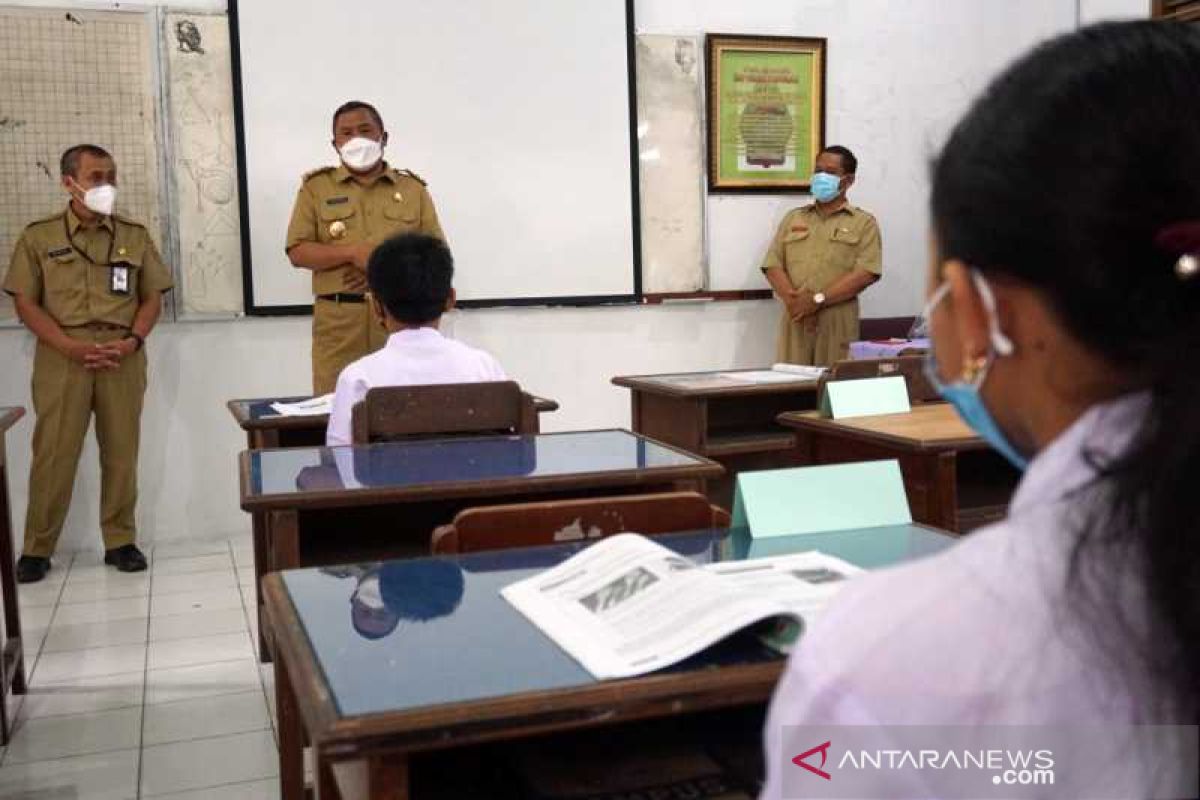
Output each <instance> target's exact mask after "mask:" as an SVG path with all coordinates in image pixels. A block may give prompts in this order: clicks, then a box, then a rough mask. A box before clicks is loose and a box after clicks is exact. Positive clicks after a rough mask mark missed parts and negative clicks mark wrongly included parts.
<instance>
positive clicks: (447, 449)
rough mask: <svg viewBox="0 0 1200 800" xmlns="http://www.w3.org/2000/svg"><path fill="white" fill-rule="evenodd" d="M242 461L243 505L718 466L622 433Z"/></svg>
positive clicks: (374, 447) (317, 451) (261, 454)
mask: <svg viewBox="0 0 1200 800" xmlns="http://www.w3.org/2000/svg"><path fill="white" fill-rule="evenodd" d="M243 458H246V459H248V470H247V472H246V481H247V485H244V486H243V500H246V499H262V498H265V497H268V496H269V497H271V498H273V499H286V498H288V497H293V498H294V497H295V496H298V495H303V494H306V493H313V492H329V491H333V492H344V491H347V490H369V489H376V490H378V489H418V488H429V487H439V486H441V487H445V486H447V485H449V484H467V483H471V484H477V483H483V482H488V481H511V480H513V479H526V480H535V479H546V478H569V477H571V476H584V475H597V474H599V475H603V474H605V473H619V472H629V471H649V472H653V471H654V470H664V469H674V470H678V469H679V468H689V467H694V468H701V469H703V468H706V467H713V466H714V465H713V464H712V462H710V461H708V460H706V459H702V458H699V457H697V456H693V455H690V454H688V453H685V452H683V451H680V450H675V449H673V448H669V447H665V446H663V445H659V444H656V443H654V442H652V441H650V440H647V439H645V438H644V437H642V436H638V435H637V434H634V433H630V432H629V431H623V430H605V431H581V432H575V433H550V434H536V435H528V436H486V437H473V438H456V439H437V440H425V441H413V442H393V443H384V444H370V445H358V446H348V447H292V448H286V449H275V450H252V451H249V452H247V453H244V454H243ZM718 474H719V473H718Z"/></svg>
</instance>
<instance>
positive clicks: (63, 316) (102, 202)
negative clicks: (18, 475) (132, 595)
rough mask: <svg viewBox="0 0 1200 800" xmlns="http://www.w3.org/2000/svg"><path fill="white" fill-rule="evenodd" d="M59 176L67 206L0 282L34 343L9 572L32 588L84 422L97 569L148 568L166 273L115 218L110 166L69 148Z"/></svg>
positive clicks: (20, 248) (40, 227) (145, 240)
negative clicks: (21, 537)
mask: <svg viewBox="0 0 1200 800" xmlns="http://www.w3.org/2000/svg"><path fill="white" fill-rule="evenodd" d="M60 166H61V173H62V186H63V188H64V189H65V190H66V192H67V194H68V195H69V196H70V198H71V200H70V203H69V204H68V206H67V208H66V210H65V211H61V212H59V213H56V214H54V215H52V216H49V217H46V218H45V219H41V220H38V221H37V222H34V223H32V224H31V225H29V226H28V227H27V228H26V229H25V231H24V232H23V233H22V234H21V238H20V239H19V240H18V241H17V244H16V247H15V248H14V249H13V254H12V263H11V265H10V266H9V270H8V275H7V276H6V277H5V279H4V291H5V292H7V293H8V294H10V295H12V297H13V301H14V303H15V305H16V309H17V314H18V316H20V318H21V321H22V322H23V323H25V326H26V327H27V328H29V330H31V331H32V332H33V333H34V334H35V335H36V336H37V339H38V342H37V351H36V353H35V355H34V357H33V408H34V411H35V413H36V414H37V423H36V426H35V428H34V432H33V459H32V464H31V467H30V472H29V508H28V510H27V513H26V517H25V545H24V548H23V550H22V555H21V558H20V560H19V561H18V562H17V579H18V580H19V581H21V582H22V583H32V582H35V581H40V580H41V579H42V578H44V577H45V575H46V572H47V571H48V570H49V569H50V557H51V556H52V555H53V554H54V548H55V545H56V543H57V542H58V536H59V534H60V533H61V532H62V527H63V522H64V520H65V519H66V516H67V509H68V508H69V507H70V505H71V489H72V486H73V485H74V483H75V470H76V467H77V466H78V464H79V454H80V451H81V450H82V448H83V439H84V436H85V435H86V434H87V429H88V425H89V424H90V423H91V419H92V415H93V414H95V417H96V442H97V444H98V445H99V446H100V481H101V487H100V530H101V533H102V534H103V537H104V548H105V555H104V561H105V563H107V564H111V565H112V566H114V567H116V568H117V569H118V570H120V571H122V572H138V571H140V570H144V569H145V568H146V559H145V557H144V556H143V555H142V553H141V552H140V551H139V550H138V548H137V545H135V544H134V540H135V538H136V528H135V522H134V509H135V507H136V505H137V459H138V439H139V430H140V427H141V415H142V397H143V395H144V394H145V392H146V352H145V350H144V349H143V345H144V344H145V342H146V337H148V336H149V335H150V331H151V330H152V329H153V328H154V324H155V323H156V322H157V321H158V317H159V314H160V313H161V312H162V295H163V293H164V292H166V291H167V290H169V289H170V288H171V273H170V271H169V270H168V269H167V267H166V265H165V264H163V261H162V258H161V257H160V256H159V254H158V250H157V249H156V248H155V247H154V242H153V241H152V240H151V239H150V234H149V232H148V231H147V230H146V228H145V227H143V226H142V225H141V224H139V223H137V222H134V221H132V220H129V219H126V218H125V217H123V216H121V215H119V214H114V213H113V206H114V204H115V202H116V194H117V190H116V184H117V168H116V164H115V163H114V162H113V159H112V156H110V155H109V154H108V153H107V152H106V151H105V150H104V149H102V148H100V147H96V146H95V145H90V144H82V145H76V146H75V147H72V148H70V149H68V150H67V151H66V152H65V153H63V155H62V160H61V164H60Z"/></svg>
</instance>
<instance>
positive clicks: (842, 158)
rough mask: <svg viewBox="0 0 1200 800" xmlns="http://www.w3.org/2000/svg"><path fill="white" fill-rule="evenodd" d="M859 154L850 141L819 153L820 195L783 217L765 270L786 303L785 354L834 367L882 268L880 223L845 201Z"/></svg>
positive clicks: (781, 348)
mask: <svg viewBox="0 0 1200 800" xmlns="http://www.w3.org/2000/svg"><path fill="white" fill-rule="evenodd" d="M857 169H858V159H856V158H855V157H854V154H853V153H851V152H850V151H849V150H847V149H846V148H845V147H840V146H835V147H827V148H825V149H824V150H822V151H821V152H820V153H819V154H818V155H817V161H816V169H815V170H814V175H813V181H812V184H813V185H812V192H813V198H814V200H815V201H816V202H814V203H813V204H811V205H807V206H804V207H802V208H797V209H793V210H792V211H791V212H789V213H788V215H787V216H786V217H784V218H783V222H782V223H781V224H780V225H779V230H778V231H776V233H775V238H774V239H773V240H772V241H771V246H770V248H769V249H768V250H767V255H766V257H765V258H764V259H763V264H762V270H763V272H764V273H766V276H767V281H768V282H769V283H770V284H771V288H772V289H773V290H774V291H775V296H776V297H778V298H779V301H780V303H781V304H782V305H783V315H782V318H781V319H780V324H779V340H778V342H779V343H778V358H779V360H780V361H783V362H787V363H791V364H814V365H817V366H828V365H830V364H832V363H834V362H835V361H839V360H841V359H843V358H846V356H847V354H848V352H849V349H850V342H852V341H854V340H856V339H857V338H858V295H859V293H860V292H862V290H863V289H866V288H867V287H868V286H870V285H871V284H872V283H874V282H875V281H877V280H879V276H880V275H881V274H882V272H883V256H882V245H881V243H880V238H879V224H878V223H877V222H876V221H875V217H873V216H871V215H870V214H868V213H867V212H866V211H863V210H862V209H861V208H856V207H854V206H852V205H850V203H849V202H847V201H846V191H847V190H848V189H849V188H850V186H852V185H853V184H854V175H855V172H856V171H857Z"/></svg>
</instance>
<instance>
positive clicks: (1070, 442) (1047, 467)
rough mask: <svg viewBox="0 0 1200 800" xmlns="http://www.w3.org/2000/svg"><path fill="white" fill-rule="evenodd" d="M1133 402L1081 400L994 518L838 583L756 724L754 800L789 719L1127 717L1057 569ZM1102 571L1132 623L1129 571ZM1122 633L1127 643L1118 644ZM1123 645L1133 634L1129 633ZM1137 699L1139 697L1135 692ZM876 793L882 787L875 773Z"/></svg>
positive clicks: (1125, 703) (1126, 682) (773, 776)
mask: <svg viewBox="0 0 1200 800" xmlns="http://www.w3.org/2000/svg"><path fill="white" fill-rule="evenodd" d="M1146 403H1147V398H1146V397H1145V396H1143V395H1133V396H1127V397H1125V398H1122V399H1119V400H1117V401H1115V402H1112V403H1108V404H1103V405H1098V406H1094V407H1093V408H1091V409H1090V410H1088V411H1087V412H1086V413H1085V414H1084V415H1083V416H1082V417H1080V418H1079V419H1078V420H1077V421H1076V422H1075V424H1074V425H1073V426H1072V427H1071V428H1069V429H1068V430H1067V431H1065V432H1064V433H1062V434H1061V435H1060V436H1059V437H1058V438H1057V439H1055V440H1054V442H1052V443H1051V444H1050V445H1049V446H1048V447H1046V448H1045V449H1044V450H1043V451H1042V452H1041V453H1040V454H1038V456H1037V458H1036V459H1035V460H1034V461H1033V463H1032V464H1031V465H1030V467H1029V469H1028V471H1027V472H1026V474H1025V475H1024V476H1023V479H1022V480H1021V483H1020V486H1019V487H1018V489H1017V492H1016V494H1015V496H1014V498H1013V501H1012V504H1011V506H1010V508H1009V513H1008V517H1007V518H1006V519H1005V520H1003V521H1002V522H1000V523H998V524H996V525H992V526H989V527H987V528H984V529H981V530H979V531H976V532H974V533H971V534H970V535H968V536H966V537H964V538H963V539H962V540H961V541H960V542H958V543H957V544H955V545H954V546H953V547H951V548H949V549H948V550H946V551H944V552H943V553H940V554H938V555H936V556H932V557H929V558H926V559H923V560H920V561H916V562H913V563H910V564H907V565H903V566H899V567H896V568H892V569H887V570H882V571H879V572H876V573H872V574H871V575H867V576H863V577H861V578H859V579H856V580H855V581H853V582H852V583H851V584H850V585H848V586H847V587H846V589H845V590H844V591H843V592H842V593H841V594H839V595H838V597H837V598H836V599H835V600H834V601H833V602H832V603H831V604H830V606H829V608H828V609H827V610H826V611H825V612H824V613H823V614H822V615H821V617H820V618H819V619H818V620H817V621H816V622H815V623H814V625H813V627H812V629H811V630H810V631H808V632H807V633H806V634H805V635H804V637H803V638H802V639H801V641H800V642H799V644H798V646H797V648H796V650H795V651H794V652H793V654H792V656H791V659H790V660H789V662H788V664H787V667H786V670H785V672H784V674H783V677H782V678H781V680H780V682H779V684H778V686H777V687H776V691H775V696H774V698H773V700H772V702H771V708H770V712H769V716H768V720H767V728H766V731H765V736H764V739H765V746H766V759H767V782H766V786H765V787H764V790H763V793H762V795H761V796H762V798H768V799H770V800H774V798H780V797H785V796H786V795H785V794H784V793H783V785H782V784H783V777H782V775H783V771H784V770H795V769H798V767H796V766H795V765H793V764H792V763H791V761H790V759H791V757H793V756H796V755H798V754H797V753H790V754H788V753H785V752H784V747H785V745H784V742H783V738H784V737H783V728H784V726H791V725H805V724H807V725H815V724H820V725H967V726H975V725H1054V724H1059V725H1068V724H1070V725H1080V724H1091V723H1097V724H1102V725H1109V724H1117V723H1130V722H1132V721H1133V720H1135V719H1138V712H1139V702H1138V694H1139V692H1138V690H1136V689H1134V686H1136V685H1137V682H1136V680H1135V679H1134V676H1132V675H1122V674H1119V673H1120V672H1121V670H1120V669H1114V668H1113V665H1112V661H1111V659H1108V658H1106V657H1105V655H1101V654H1100V653H1098V652H1097V651H1096V645H1095V643H1094V638H1093V636H1092V635H1091V633H1090V631H1089V630H1088V629H1087V627H1086V626H1085V624H1084V623H1083V622H1082V621H1080V620H1077V619H1076V618H1075V617H1074V616H1073V614H1072V609H1073V606H1072V601H1071V599H1070V597H1069V596H1068V591H1067V585H1066V584H1067V574H1068V573H1067V570H1068V568H1069V566H1070V558H1071V554H1072V550H1073V544H1074V541H1075V534H1074V532H1075V531H1076V530H1078V529H1079V527H1080V526H1081V525H1083V522H1082V521H1081V520H1082V519H1084V518H1085V516H1086V511H1087V509H1086V508H1085V507H1084V503H1083V501H1082V500H1080V499H1079V495H1076V496H1075V497H1072V496H1071V493H1072V491H1073V490H1075V489H1078V488H1080V487H1082V486H1084V485H1086V484H1087V483H1088V482H1090V481H1091V479H1092V478H1093V476H1094V470H1093V468H1092V467H1091V466H1090V465H1089V461H1088V459H1087V456H1086V453H1089V452H1091V453H1097V452H1098V453H1101V454H1105V453H1107V454H1112V453H1116V452H1120V449H1121V448H1123V447H1125V446H1126V444H1127V443H1128V440H1129V438H1130V435H1131V434H1132V432H1133V431H1134V429H1136V426H1137V424H1138V420H1139V419H1140V418H1141V416H1142V415H1143V414H1144V413H1145V409H1146ZM1125 566H1126V565H1115V566H1114V568H1112V569H1108V570H1106V577H1105V580H1104V585H1103V586H1100V587H1098V588H1099V590H1100V591H1103V592H1104V593H1105V596H1108V597H1112V596H1114V593H1115V596H1117V597H1119V598H1120V600H1119V602H1120V604H1121V606H1122V607H1123V608H1125V609H1128V610H1130V613H1131V615H1132V616H1133V617H1134V618H1135V619H1137V618H1139V615H1140V614H1141V609H1142V608H1143V605H1142V603H1143V600H1142V597H1141V592H1140V589H1139V581H1138V580H1137V579H1136V577H1135V576H1133V575H1132V571H1131V570H1127V569H1125V568H1124V567H1125ZM1131 644H1133V643H1131ZM1134 646H1136V644H1134ZM1142 705H1144V699H1143V703H1142ZM879 796H880V797H887V796H889V794H888V790H887V786H886V784H881V786H880V794H879Z"/></svg>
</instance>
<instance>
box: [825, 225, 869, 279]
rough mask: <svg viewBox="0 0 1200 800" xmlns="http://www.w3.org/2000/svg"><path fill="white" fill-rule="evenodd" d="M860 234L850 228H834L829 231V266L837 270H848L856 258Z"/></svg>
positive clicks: (860, 238)
mask: <svg viewBox="0 0 1200 800" xmlns="http://www.w3.org/2000/svg"><path fill="white" fill-rule="evenodd" d="M861 242H862V235H861V234H859V233H858V232H857V231H853V230H851V229H850V228H841V227H838V228H834V229H833V230H832V231H831V232H830V233H829V244H830V246H829V258H830V262H831V264H830V266H832V267H835V268H836V269H839V270H850V269H852V268H853V267H854V262H855V261H856V260H857V259H858V245H859V244H860V243H861Z"/></svg>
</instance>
